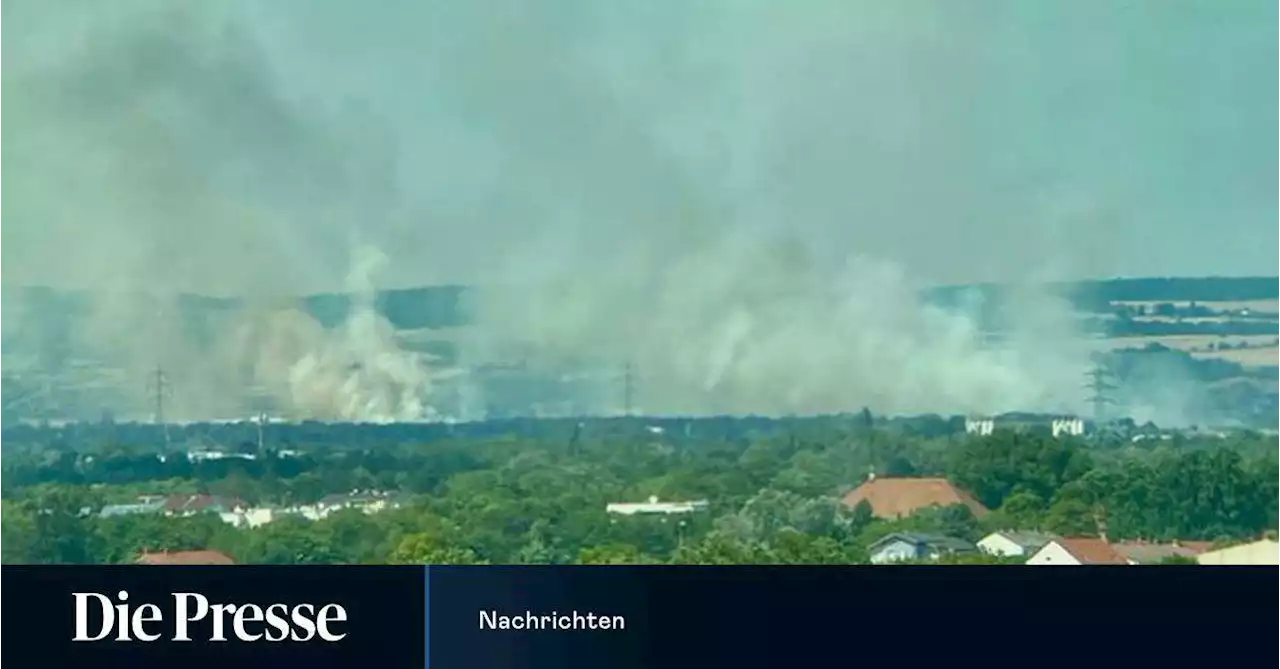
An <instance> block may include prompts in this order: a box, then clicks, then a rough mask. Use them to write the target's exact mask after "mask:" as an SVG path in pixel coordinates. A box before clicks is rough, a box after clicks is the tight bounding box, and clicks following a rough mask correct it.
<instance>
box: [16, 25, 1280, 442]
mask: <svg viewBox="0 0 1280 669" xmlns="http://www.w3.org/2000/svg"><path fill="white" fill-rule="evenodd" d="M1010 4H1011V3H1001V2H987V1H985V0H974V1H973V2H966V3H955V2H947V1H944V0H925V1H922V2H913V3H885V2H848V1H841V0H829V1H828V0H821V1H818V2H812V3H808V2H806V3H799V4H786V3H781V4H780V3H777V2H756V1H752V0H748V1H743V2H723V3H717V2H709V3H692V4H691V3H657V4H654V3H601V2H596V1H592V0H546V1H545V2H524V1H515V0H497V1H495V2H486V3H471V2H464V1H461V0H459V1H457V2H442V3H427V4H423V3H384V4H378V5H376V6H373V5H367V4H358V3H350V2H341V1H326V0H308V1H306V2H297V1H294V0H280V1H279V2H269V3H264V2H255V1H253V0H227V1H226V2H218V3H174V2H169V1H166V0H120V1H118V2H96V1H89V0H65V1H64V2H43V1H40V0H11V1H10V2H6V3H4V18H5V19H7V21H6V23H7V24H8V25H9V30H7V31H6V33H5V38H6V39H5V40H4V56H5V58H4V78H3V88H4V91H3V92H4V94H5V98H6V99H5V101H6V103H7V104H6V106H5V112H6V119H5V120H6V121H9V127H10V132H9V133H8V134H7V135H6V137H5V140H6V141H5V142H4V149H3V159H4V167H5V168H6V169H5V173H6V174H5V175H6V176H7V177H9V179H7V180H6V183H5V195H8V196H9V197H8V198H7V199H6V201H5V210H4V213H5V217H4V218H5V223H6V225H5V226H4V241H5V242H8V243H7V244H5V245H4V246H3V249H4V251H3V253H4V258H3V272H4V274H3V283H4V286H5V290H6V294H8V291H9V290H10V289H11V288H16V287H18V286H27V285H48V286H53V287H55V288H61V289H79V290H92V291H94V296H93V297H92V298H90V299H91V302H92V304H91V305H90V309H89V313H90V317H89V318H87V319H85V320H83V321H81V322H78V323H76V324H74V325H72V326H71V329H72V330H73V332H72V333H71V335H70V336H69V337H67V338H66V339H65V341H63V340H61V339H59V338H57V337H53V336H50V333H52V332H54V331H55V330H57V328H56V327H53V325H56V324H51V323H48V322H42V321H41V318H39V317H33V316H30V315H24V313H23V312H26V311H29V310H27V309H25V308H24V310H23V311H22V312H12V311H10V312H9V314H8V315H10V317H11V319H13V318H15V316H14V315H13V314H14V313H17V314H18V315H17V316H16V318H18V319H20V322H17V323H15V322H13V321H12V320H9V321H5V323H4V333H5V338H6V341H19V340H21V341H24V342H27V344H29V346H28V347H29V348H32V349H35V350H38V351H39V352H40V353H41V354H42V355H41V356H36V357H38V358H41V359H42V360H44V362H42V363H41V364H45V365H46V366H47V367H49V366H61V367H60V368H61V369H63V371H60V372H59V373H60V374H63V373H65V374H71V376H70V377H69V378H72V379H79V378H81V377H80V376H76V375H77V374H81V372H74V373H72V372H65V370H66V369H81V368H87V367H89V366H91V365H92V364H96V363H93V362H92V361H94V360H107V361H108V364H107V366H109V367H110V368H111V370H112V371H111V373H110V375H114V376H113V377H112V379H113V380H110V381H109V383H108V382H105V381H104V382H103V383H106V384H107V385H104V386H102V388H101V392H98V394H97V395H95V396H94V399H92V400H91V401H92V402H103V403H105V402H106V401H107V399H110V400H112V401H115V400H116V399H117V398H120V401H121V402H122V403H125V404H128V405H129V406H131V407H134V408H135V410H137V409H136V408H137V407H144V408H145V407H148V406H150V398H149V395H148V391H147V390H146V387H145V384H144V380H145V379H146V378H147V377H148V374H150V373H151V370H154V369H155V368H157V367H162V368H163V369H164V370H165V371H166V373H167V374H168V375H169V377H170V385H171V387H172V389H173V393H174V396H173V397H172V398H171V400H170V401H169V403H168V405H167V406H168V410H169V411H170V412H171V413H172V414H173V415H174V416H175V417H179V416H182V417H191V418H199V417H209V416H221V415H225V414H227V413H231V414H236V413H243V412H244V411H245V410H246V406H245V405H246V404H251V403H253V402H256V401H257V400H258V399H259V398H260V399H262V400H263V402H262V403H263V404H264V405H269V406H272V407H275V408H277V409H278V410H279V411H280V412H282V413H286V414H288V415H290V416H292V417H295V418H308V417H310V418H327V419H347V420H395V419H407V418H415V417H431V416H438V415H439V414H440V413H441V412H442V411H444V410H443V409H442V408H441V407H442V406H444V404H445V402H444V400H445V399H446V393H447V394H449V395H452V394H454V393H457V394H458V395H460V396H464V397H467V398H469V400H468V401H469V402H472V403H473V404H476V405H480V404H483V403H485V402H488V401H490V400H492V398H493V397H496V396H498V395H500V394H501V393H499V392H498V391H495V390H493V389H491V388H489V387H487V386H486V385H485V384H484V383H483V382H481V381H480V380H479V379H478V377H475V378H473V379H472V380H470V381H465V382H461V386H462V387H461V388H456V387H454V388H449V389H447V390H446V389H445V387H444V385H445V384H444V383H443V381H444V380H443V379H442V378H441V377H440V374H441V373H440V372H438V371H433V370H434V367H435V365H434V364H433V362H432V361H431V360H428V359H426V358H424V357H423V356H421V355H419V354H416V353H411V352H409V351H406V350H404V348H405V347H403V346H400V345H399V344H398V343H397V338H398V336H399V334H400V333H393V332H392V327H391V326H390V324H388V323H387V322H386V320H385V319H383V318H382V317H380V316H379V315H378V314H377V311H376V309H375V305H374V302H375V300H374V298H373V296H372V294H373V292H374V290H375V289H391V288H405V287H411V286H421V285H432V284H442V283H448V284H452V285H468V286H475V287H476V291H475V292H474V293H473V294H471V296H470V303H469V304H468V308H469V311H470V313H471V314H472V316H473V317H474V319H475V323H474V326H473V327H471V328H469V329H468V330H466V331H465V332H462V333H447V334H446V333H439V335H440V336H441V337H442V338H446V337H447V338H450V339H452V340H454V341H455V342H456V343H457V345H458V346H459V347H460V355H461V363H462V365H463V366H464V367H473V368H480V367H482V366H486V365H490V364H492V363H496V364H499V365H501V364H507V363H512V362H528V363H529V364H530V366H531V367H538V368H540V371H542V372H545V373H546V374H547V375H548V376H551V377H555V376H560V377H571V376H583V375H586V376H591V377H592V378H594V379H595V381H594V382H593V383H589V384H586V383H584V384H581V389H580V390H578V391H575V392H578V393H579V394H580V395H583V396H582V397H577V398H574V400H575V401H574V404H576V405H577V406H582V407H586V408H587V409H590V410H591V411H596V412H605V411H615V410H617V409H619V408H620V405H621V404H622V402H623V401H624V400H623V399H622V395H623V394H624V393H623V392H622V390H621V388H620V386H621V385H622V384H621V381H620V379H619V378H618V377H619V376H620V375H621V373H622V372H621V370H622V368H623V366H624V365H625V364H626V363H627V362H628V361H629V362H631V363H632V365H633V368H634V370H635V375H636V377H637V379H636V396H635V397H633V398H632V399H633V401H634V402H635V403H636V404H638V405H639V407H638V408H641V409H643V410H646V411H649V412H654V413H682V414H697V413H719V412H729V413H749V412H755V413H764V414H778V413H811V412H826V411H845V410H857V409H859V408H861V407H862V406H869V407H871V408H873V409H874V410H877V411H886V412H898V411H902V412H914V411H939V412H962V411H963V412H983V413H989V412H997V411H1004V410H1013V409H1024V410H1046V411H1073V410H1076V409H1079V408H1080V402H1081V400H1082V396H1083V394H1084V391H1083V390H1082V389H1081V385H1082V383H1083V374H1082V370H1083V368H1084V367H1085V366H1087V364H1088V355H1087V354H1088V352H1089V351H1088V348H1089V343H1088V341H1087V340H1086V339H1085V338H1083V337H1082V336H1081V335H1080V333H1079V332H1078V331H1077V329H1076V327H1075V326H1074V323H1075V318H1074V315H1073V314H1071V312H1070V309H1069V308H1068V307H1067V306H1066V305H1064V304H1062V303H1061V302H1059V301H1057V300H1055V299H1053V298H1050V297H1048V296H1045V295H1043V294H1039V293H1038V292H1037V291H1035V290H1034V289H1029V290H1028V291H1027V292H1026V294H1025V295H1023V296H1022V297H1021V298H1020V299H1019V300H1017V301H1016V304H1015V316H1016V317H1015V318H1014V322H1013V325H1012V326H1011V327H1010V328H1008V330H1007V331H1006V332H1004V333H1003V335H1004V336H1003V338H1002V340H1001V341H1000V342H999V343H998V344H992V343H990V342H987V341H985V340H984V335H983V334H982V333H980V332H978V327H977V325H976V323H975V322H974V321H973V320H971V319H970V318H968V317H966V316H963V315H957V314H952V313H947V312H943V311H941V310H938V309H935V308H933V307H931V306H928V305H926V304H923V303H922V302H921V301H920V299H919V297H918V291H919V289H921V288H924V287H927V286H931V285H936V284H938V283H967V282H981V281H1000V282H1004V283H1012V284H1022V283H1025V284H1032V283H1036V282H1038V281H1039V280H1041V279H1069V278H1081V277H1088V276H1100V275H1101V276H1105V275H1121V274H1125V275H1169V274H1188V273H1190V274H1214V273H1221V274H1229V273H1237V272H1240V271H1245V270H1243V269H1241V268H1243V267H1248V268H1250V269H1249V270H1248V271H1251V272H1253V271H1257V272H1260V271H1263V270H1257V269H1254V268H1259V267H1264V266H1265V267H1266V268H1267V269H1266V270H1265V271H1267V272H1270V271H1272V270H1271V269H1270V268H1273V267H1274V260H1275V259H1274V256H1273V255H1271V251H1270V249H1271V248H1272V245H1270V244H1268V243H1266V242H1267V241H1269V240H1274V239H1275V237H1274V235H1276V234H1277V232H1276V227H1275V226H1274V218H1275V191H1274V188H1275V186H1274V184H1275V176H1276V173H1275V170H1276V163H1275V161H1274V159H1273V157H1272V156H1271V155H1270V154H1269V153H1267V152H1266V151H1258V150H1256V149H1255V148H1254V147H1258V146H1269V142H1268V141H1267V140H1268V139H1273V138H1274V137H1275V136H1274V134H1272V133H1274V132H1275V127H1276V126H1275V125H1274V123H1273V119H1274V115H1275V106H1274V105H1275V104H1276V102H1275V100H1276V96H1274V95H1272V93H1274V91H1273V90H1271V89H1269V88H1267V87H1268V86H1270V85H1271V84H1267V85H1266V86H1263V85H1262V84H1260V83H1259V82H1260V81H1271V79H1269V78H1267V77H1253V76H1244V75H1242V74H1241V73H1244V72H1253V71H1255V70H1256V69H1257V68H1259V67H1264V66H1265V67H1266V68H1270V67H1273V66H1272V65H1271V64H1270V63H1271V62H1272V61H1271V60H1270V55H1271V53H1272V52H1273V51H1274V33H1272V32H1270V31H1269V30H1268V29H1266V28H1265V26H1269V25H1272V24H1273V22H1274V21H1275V12H1276V11H1277V10H1276V4H1275V3H1274V2H1270V3H1268V2H1264V1H1262V0H1250V1H1248V2H1245V1H1242V2H1235V3H1231V7H1230V9H1224V8H1220V7H1219V6H1218V5H1217V4H1214V3H1211V2H1208V0H1204V1H1203V2H1200V1H1197V2H1189V3H1177V4H1176V5H1173V4H1171V5H1168V6H1165V5H1163V4H1162V5H1161V6H1160V7H1158V8H1156V7H1146V6H1142V7H1138V6H1134V5H1127V4H1124V3H1088V2H1085V3H1067V2H1062V3H1052V2H1046V3H1028V4H1026V6H1022V5H1019V7H1018V8H1016V9H1014V8H1012V7H1010ZM1206 12H1210V13H1212V14H1213V16H1214V17H1215V20H1214V21H1205V20H1204V18H1203V17H1204V14H1205V13H1206ZM1259 26H1261V27H1259ZM1082 44H1086V45H1087V46H1086V47H1082V46H1081V45H1082ZM1259 54H1261V55H1262V58H1261V60H1260V59H1259ZM1242 62H1247V63H1250V65H1249V66H1248V67H1243V66H1241V65H1240V63H1242ZM1257 63H1263V64H1262V65H1258V64H1257ZM1207 221H1213V224H1214V225H1215V226H1220V229H1217V228H1216V229H1215V231H1214V232H1213V238H1214V246H1213V247H1212V252H1207V251H1206V247H1205V244H1204V239H1205V235H1206V229H1205V225H1207V223H1206V222H1207ZM1233 226H1234V227H1233ZM1228 231H1230V232H1228ZM353 237H358V238H359V239H360V240H362V241H363V242H368V243H370V244H371V245H372V246H373V247H376V248H377V249H379V251H380V253H381V254H385V257H382V256H380V255H379V253H376V252H369V253H364V252H358V253H357V254H356V258H355V260H354V262H353V261H352V260H351V258H350V255H351V249H352V248H353V247H358V246H359V245H357V244H353V243H352V239H353ZM348 273H349V274H350V276H347V279H348V280H347V282H346V284H345V285H344V283H343V277H344V274H348ZM344 290H345V291H348V292H351V293H354V294H356V295H357V296H358V297H357V298H356V299H355V300H354V302H353V307H352V308H351V310H350V311H349V313H348V314H347V318H346V320H345V322H343V323H342V324H340V325H338V326H336V327H335V326H334V325H333V323H331V322H328V321H326V323H325V324H324V325H322V324H321V323H320V322H318V321H317V320H316V319H315V318H314V317H312V316H310V315H307V313H306V312H304V311H303V310H302V309H301V308H299V307H298V306H297V303H296V301H294V300H295V299H296V298H297V297H298V296H301V295H305V294H312V293H320V292H334V291H344ZM185 293H192V294H202V295H218V296H234V297H239V298H243V300H244V301H245V302H246V303H247V304H248V305H249V306H248V307H247V308H246V309H244V310H242V311H240V312H239V313H234V314H217V315H211V316H209V317H207V318H204V317H202V318H201V319H195V320H198V321H200V322H195V323H193V322H192V317H191V316H190V314H189V313H184V312H182V310H181V309H179V308H178V307H179V306H180V304H181V302H182V300H181V299H180V295H181V294H185ZM55 344H56V345H55ZM8 365H9V361H8V359H6V366H8ZM84 374H88V372H84ZM99 376H102V375H101V374H100V375H99ZM108 376H109V375H108ZM77 383H78V384H79V385H80V386H85V387H87V386H88V385H89V384H88V383H87V382H79V381H77ZM453 385H455V386H456V385H458V382H455V383H453ZM532 394H533V395H537V394H538V392H532ZM103 398H107V399H103ZM250 400H252V401H250ZM85 401H86V402H90V400H85Z"/></svg>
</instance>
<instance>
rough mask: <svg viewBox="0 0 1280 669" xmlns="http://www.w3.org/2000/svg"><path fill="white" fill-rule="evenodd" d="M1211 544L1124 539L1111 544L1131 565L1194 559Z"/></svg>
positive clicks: (1204, 542)
mask: <svg viewBox="0 0 1280 669" xmlns="http://www.w3.org/2000/svg"><path fill="white" fill-rule="evenodd" d="M1211 546H1212V544H1211V543H1210V542H1208V541H1175V542H1173V543H1168V544H1159V543H1149V542H1146V541H1125V542H1117V543H1113V544H1111V548H1112V550H1114V551H1115V552H1116V553H1118V554H1119V555H1120V556H1121V557H1123V558H1124V559H1125V562H1127V563H1129V564H1132V565H1144V564H1160V563H1162V562H1165V561H1166V560H1170V559H1173V558H1185V559H1188V560H1194V559H1196V557H1197V556H1199V555H1200V554H1201V553H1203V552H1205V551H1207V550H1209V548H1210V547H1211Z"/></svg>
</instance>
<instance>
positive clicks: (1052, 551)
mask: <svg viewBox="0 0 1280 669" xmlns="http://www.w3.org/2000/svg"><path fill="white" fill-rule="evenodd" d="M1027 564H1028V565H1035V566H1050V567H1052V566H1067V567H1069V566H1072V565H1076V566H1078V565H1079V564H1080V561H1079V560H1077V559H1075V557H1074V556H1072V555H1071V553H1068V552H1067V549H1065V548H1063V547H1062V546H1061V545H1060V544H1059V543H1058V542H1056V541H1051V542H1049V543H1048V544H1045V546H1044V548H1041V549H1040V550H1038V551H1036V553H1035V555H1032V556H1031V558H1030V559H1028V560H1027Z"/></svg>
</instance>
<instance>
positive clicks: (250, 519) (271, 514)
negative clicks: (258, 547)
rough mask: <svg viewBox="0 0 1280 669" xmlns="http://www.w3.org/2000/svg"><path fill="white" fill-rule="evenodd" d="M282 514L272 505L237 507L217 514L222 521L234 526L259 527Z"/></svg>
mask: <svg viewBox="0 0 1280 669" xmlns="http://www.w3.org/2000/svg"><path fill="white" fill-rule="evenodd" d="M281 515H283V514H282V513H281V512H280V510H278V509H276V508H274V507H257V508H247V509H245V508H238V509H235V510H232V511H224V512H222V513H219V514H218V517H220V518H222V521H223V522H224V523H227V524H230V525H232V526H234V527H261V526H262V525H266V524H267V523H270V522H272V521H275V520H277V519H278V518H280V516H281Z"/></svg>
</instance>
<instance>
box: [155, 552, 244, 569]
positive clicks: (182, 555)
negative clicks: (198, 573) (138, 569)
mask: <svg viewBox="0 0 1280 669" xmlns="http://www.w3.org/2000/svg"><path fill="white" fill-rule="evenodd" d="M137 563H138V564H147V565H231V564H235V563H236V562H235V560H232V559H231V558H230V557H229V556H227V555H226V554H223V553H219V552H218V551H209V550H204V551H161V552H159V553H148V552H143V554H142V555H140V556H138V560H137Z"/></svg>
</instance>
